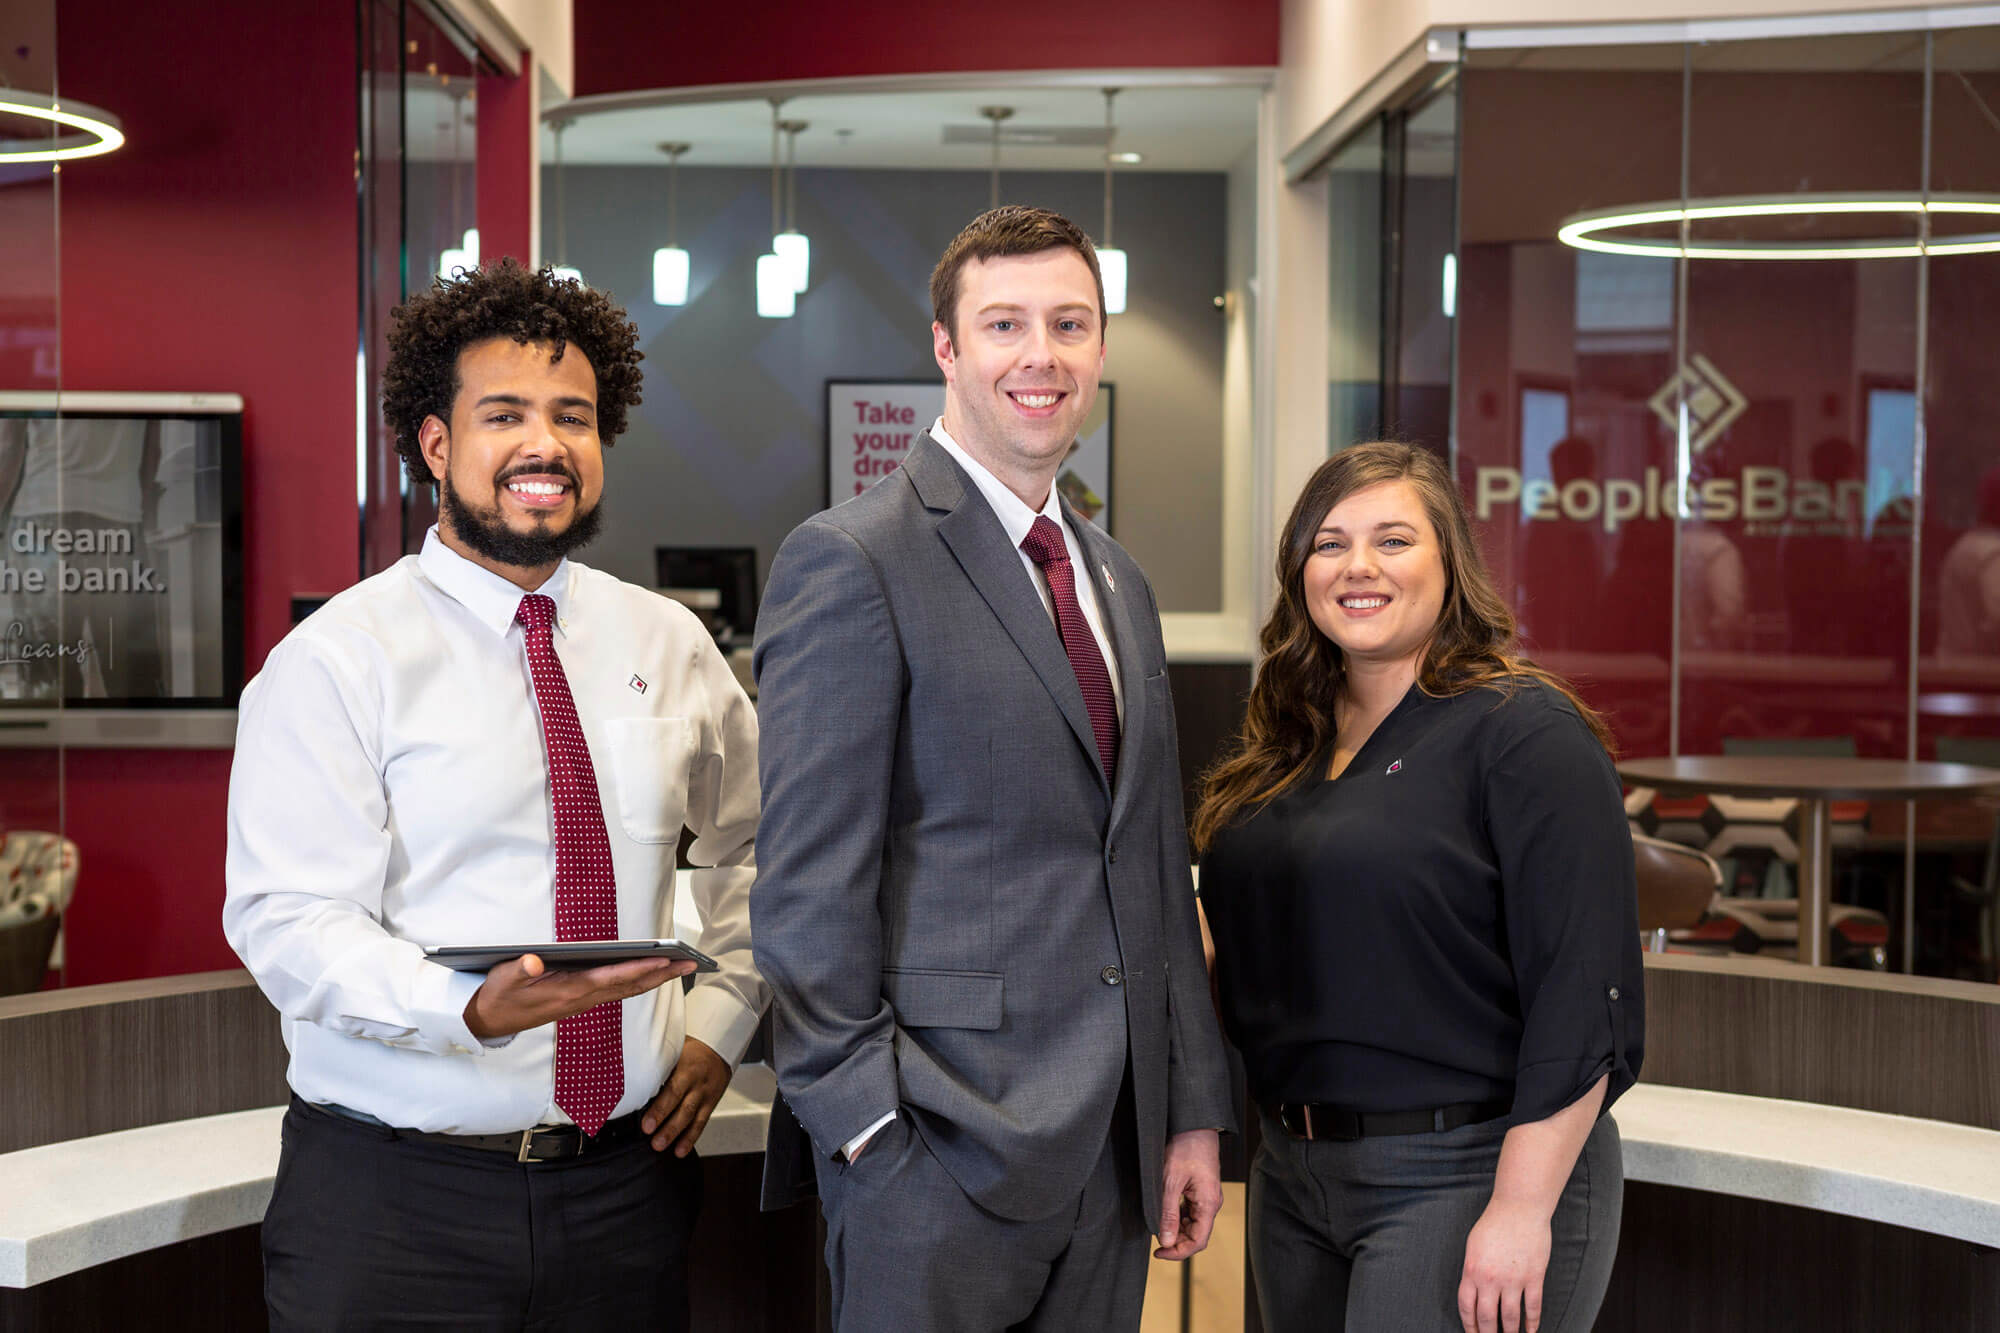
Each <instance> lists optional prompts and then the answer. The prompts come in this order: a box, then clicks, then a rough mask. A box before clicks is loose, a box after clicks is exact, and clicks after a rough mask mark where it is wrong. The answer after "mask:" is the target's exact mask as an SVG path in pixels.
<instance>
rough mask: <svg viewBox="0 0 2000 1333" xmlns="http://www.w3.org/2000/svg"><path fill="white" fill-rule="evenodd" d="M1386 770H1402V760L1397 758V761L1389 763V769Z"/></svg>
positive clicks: (1395, 771) (1392, 771)
mask: <svg viewBox="0 0 2000 1333" xmlns="http://www.w3.org/2000/svg"><path fill="white" fill-rule="evenodd" d="M1388 771H1389V772H1391V773H1400V772H1402V771H1403V761H1402V760H1400V759H1398V760H1397V761H1396V762H1395V763H1393V764H1391V765H1389V769H1388Z"/></svg>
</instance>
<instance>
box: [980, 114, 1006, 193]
mask: <svg viewBox="0 0 2000 1333" xmlns="http://www.w3.org/2000/svg"><path fill="white" fill-rule="evenodd" d="M979 114H980V115H982V116H984V117H986V119H988V120H990V121H992V122H993V180H992V184H991V185H990V187H989V188H988V189H987V192H986V206H987V207H988V208H998V207H1000V123H1001V122H1002V121H1004V120H1006V119H1008V118H1009V117H1011V116H1012V115H1013V114H1014V108H1013V107H1011V106H983V107H980V108H979Z"/></svg>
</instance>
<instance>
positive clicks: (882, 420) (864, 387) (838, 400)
mask: <svg viewBox="0 0 2000 1333" xmlns="http://www.w3.org/2000/svg"><path fill="white" fill-rule="evenodd" d="M1116 396H1117V395H1116V394H1115V392H1114V391H1113V388H1112V386H1111V385H1109V384H1100V385H1098V386H1097V401H1096V402H1095V403H1093V404H1091V409H1090V415H1089V416H1088V417H1086V418H1084V421H1083V427H1082V429H1081V430H1080V431H1079V432H1078V434H1077V439H1076V448H1075V449H1073V450H1072V451H1071V452H1070V455H1069V457H1068V458H1067V459H1065V460H1064V461H1063V466H1062V470H1061V471H1059V472H1058V473H1057V474H1056V486H1057V488H1058V489H1060V490H1061V491H1062V493H1063V496H1064V498H1065V499H1067V500H1068V501H1069V502H1070V507H1071V508H1073V509H1075V510H1076V512H1077V513H1079V514H1081V515H1082V516H1083V517H1085V518H1087V519H1089V520H1090V521H1091V522H1093V523H1096V524H1097V525H1098V526H1099V527H1101V528H1103V529H1104V530H1105V531H1106V532H1112V531H1113V529H1112V526H1111V458H1112V424H1113V421H1114V419H1115V414H1114V412H1113V409H1112V402H1113V400H1114V399H1115V397H1116ZM943 410H944V385H942V384H940V383H938V382H937V381H936V380H869V379H844V380H828V381H827V382H826V477H827V483H826V502H827V504H828V505H829V506H831V505H837V504H839V503H841V502H842V501H843V500H851V499H853V498H854V497H855V496H857V495H859V494H861V492H863V491H865V490H867V489H868V488H869V487H870V486H873V485H874V484H875V483H876V482H878V481H880V480H882V478H884V477H886V476H888V475H889V474H890V473H891V472H894V471H895V470H896V469H897V467H899V466H901V464H902V461H903V458H904V456H905V455H906V454H908V453H909V451H910V446H912V445H914V444H915V443H916V442H917V437H918V436H919V435H921V434H923V433H924V431H926V430H928V429H929V428H930V425H931V423H932V422H934V421H936V420H937V419H938V415H939V413H941V412H942V411H943Z"/></svg>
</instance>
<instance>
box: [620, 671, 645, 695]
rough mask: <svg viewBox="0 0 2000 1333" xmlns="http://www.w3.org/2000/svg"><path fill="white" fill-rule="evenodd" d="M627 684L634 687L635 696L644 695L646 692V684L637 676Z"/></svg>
mask: <svg viewBox="0 0 2000 1333" xmlns="http://www.w3.org/2000/svg"><path fill="white" fill-rule="evenodd" d="M625 683H626V684H627V685H630V686H631V687H632V692H633V693H634V694H644V693H645V692H646V682H645V681H644V680H642V679H640V678H639V677H638V676H636V675H635V676H633V677H632V679H630V680H628V681H626V682H625Z"/></svg>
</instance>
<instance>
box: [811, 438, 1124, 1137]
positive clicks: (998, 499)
mask: <svg viewBox="0 0 2000 1333" xmlns="http://www.w3.org/2000/svg"><path fill="white" fill-rule="evenodd" d="M931 438H932V439H933V440H936V441H937V442H938V443H939V444H941V445H943V446H944V451H945V452H946V453H948V454H950V455H951V456H952V458H953V459H954V460H956V461H957V463H958V465H959V466H960V467H962V468H964V469H965V472H966V475H967V476H969V477H971V478H972V484H973V485H974V486H977V487H978V488H979V493H980V494H981V495H983V496H985V497H986V504H987V506H988V507H989V508H991V509H992V510H993V515H994V517H996V518H998V519H999V520H1000V526H1001V527H1002V528H1003V529H1005V530H1006V533H1007V540H1008V541H1010V542H1012V543H1013V544H1014V553H1015V554H1016V555H1018V556H1020V557H1021V564H1022V565H1023V566H1024V567H1025V568H1026V569H1027V571H1028V578H1029V580H1030V581H1031V582H1032V583H1033V584H1034V585H1035V591H1036V592H1037V593H1038V594H1040V596H1041V599H1042V609H1043V610H1045V611H1047V612H1048V613H1049V620H1050V622H1051V623H1053V624H1056V625H1057V626H1058V628H1059V629H1060V625H1061V622H1060V621H1058V620H1057V619H1056V604H1055V599H1054V597H1053V596H1051V595H1050V593H1049V580H1048V577H1047V576H1046V575H1045V574H1043V573H1042V567H1041V566H1040V565H1038V564H1036V563H1035V558H1034V557H1033V556H1031V555H1029V554H1028V553H1027V552H1026V551H1023V550H1022V549H1021V543H1022V542H1024V541H1026V540H1027V539H1028V530H1029V529H1030V528H1032V527H1034V526H1035V520H1036V519H1038V518H1047V519H1048V520H1050V521H1051V522H1053V523H1054V524H1055V525H1056V528H1057V530H1058V531H1060V532H1061V533H1062V536H1063V546H1064V548H1065V549H1066V550H1068V552H1069V565H1070V568H1071V570H1073V571H1075V574H1076V578H1075V579H1074V582H1075V584H1076V600H1077V605H1078V608H1079V609H1080V610H1082V612H1083V618H1084V620H1085V621H1086V622H1087V623H1088V624H1089V625H1090V633H1091V637H1092V638H1094V639H1096V640H1097V651H1098V652H1100V653H1102V654H1104V668H1105V670H1106V671H1108V672H1110V673H1111V698H1112V700H1113V702H1115V703H1116V704H1117V707H1118V723H1119V725H1120V726H1121V727H1122V726H1123V725H1124V723H1125V687H1124V685H1123V684H1121V683H1120V682H1119V680H1118V653H1117V650H1116V649H1114V648H1113V647H1112V646H1111V635H1110V634H1109V633H1107V632H1106V630H1105V628H1104V616H1103V614H1102V613H1101V612H1100V611H1099V610H1098V609H1097V587H1096V581H1095V579H1094V577H1093V576H1092V574H1091V569H1090V565H1089V563H1088V562H1087V561H1086V559H1085V556H1084V552H1083V546H1082V544H1081V543H1079V542H1078V541H1077V539H1076V533H1075V532H1073V531H1072V530H1071V529H1070V526H1069V524H1068V523H1066V522H1064V521H1063V511H1062V502H1061V501H1060V500H1059V499H1058V498H1057V496H1056V488H1055V487H1053V486H1051V487H1049V494H1048V498H1047V499H1046V500H1044V501H1042V507H1041V509H1040V510H1034V509H1030V508H1028V505H1027V502H1026V501H1024V500H1023V499H1021V497H1020V496H1018V495H1016V494H1014V492H1012V491H1010V490H1008V489H1007V483H1006V482H1004V481H1001V480H1000V478H998V477H996V476H994V475H993V474H992V473H991V472H990V471H988V470H987V468H986V465H985V464H983V463H981V462H980V461H979V460H978V459H976V458H974V457H973V456H972V455H971V454H969V453H967V452H965V447H964V446H963V445H961V444H960V443H959V442H958V441H957V440H954V439H952V438H951V433H950V432H949V431H947V430H946V429H945V428H944V418H943V417H939V418H938V419H937V420H936V421H934V422H932V423H931ZM895 1118H896V1113H895V1112H894V1111H891V1112H889V1114H887V1115H885V1116H883V1117H882V1118H881V1119H880V1120H877V1121H876V1122H875V1123H874V1124H872V1125H870V1126H868V1128H866V1129H864V1130H862V1131H861V1132H860V1133H859V1134H856V1135H855V1136H854V1137H853V1138H851V1139H849V1140H848V1141H847V1142H846V1143H845V1144H843V1145H842V1146H841V1150H840V1151H841V1153H842V1154H843V1155H844V1156H846V1157H847V1158H848V1159H849V1160H850V1161H851V1160H853V1158H854V1154H855V1153H857V1152H859V1151H860V1150H861V1148H862V1147H863V1145H865V1144H866V1143H867V1142H868V1140H870V1139H872V1138H874V1137H875V1132H876V1131H877V1130H879V1129H881V1128H882V1126H884V1125H886V1124H888V1123H889V1122H890V1121H891V1120H894V1119H895Z"/></svg>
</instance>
